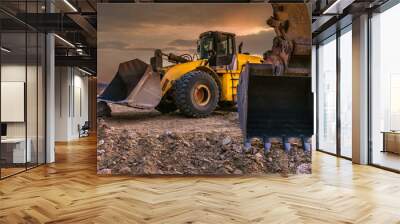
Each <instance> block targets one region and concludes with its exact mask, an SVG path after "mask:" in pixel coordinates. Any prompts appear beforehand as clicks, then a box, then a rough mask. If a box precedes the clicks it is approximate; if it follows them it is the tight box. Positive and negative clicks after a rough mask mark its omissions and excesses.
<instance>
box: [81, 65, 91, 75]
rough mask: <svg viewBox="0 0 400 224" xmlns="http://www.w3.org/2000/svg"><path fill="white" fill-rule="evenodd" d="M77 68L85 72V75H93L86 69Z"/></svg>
mask: <svg viewBox="0 0 400 224" xmlns="http://www.w3.org/2000/svg"><path fill="white" fill-rule="evenodd" d="M78 70H79V71H81V72H83V73H85V74H87V75H90V76H92V75H93V74H92V73H90V72H88V71H86V70H83V69H81V68H79V67H78Z"/></svg>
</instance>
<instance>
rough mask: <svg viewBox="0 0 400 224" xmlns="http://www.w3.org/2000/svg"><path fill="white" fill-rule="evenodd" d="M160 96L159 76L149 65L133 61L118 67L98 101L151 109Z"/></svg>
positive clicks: (156, 103)
mask: <svg viewBox="0 0 400 224" xmlns="http://www.w3.org/2000/svg"><path fill="white" fill-rule="evenodd" d="M161 95H162V93H161V81H160V75H159V74H158V73H157V72H154V71H153V70H152V68H151V66H150V65H149V64H146V63H145V62H143V61H141V60H139V59H134V60H131V61H127V62H123V63H121V64H120V65H119V68H118V72H117V74H116V75H115V76H114V78H113V80H112V81H111V83H110V84H109V85H108V86H107V88H106V89H105V90H104V91H103V93H102V94H101V95H100V96H99V97H98V101H104V102H111V103H117V104H123V105H126V106H130V107H134V108H139V109H152V108H155V107H156V106H157V105H158V103H159V102H160V100H161Z"/></svg>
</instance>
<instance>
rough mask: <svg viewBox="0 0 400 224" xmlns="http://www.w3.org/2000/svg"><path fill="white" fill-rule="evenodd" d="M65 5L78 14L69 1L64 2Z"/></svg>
mask: <svg viewBox="0 0 400 224" xmlns="http://www.w3.org/2000/svg"><path fill="white" fill-rule="evenodd" d="M64 2H65V4H67V5H68V6H69V7H70V8H71V9H72V10H73V11H74V12H78V10H77V9H76V8H75V6H73V5H72V4H71V3H70V2H69V1H68V0H64Z"/></svg>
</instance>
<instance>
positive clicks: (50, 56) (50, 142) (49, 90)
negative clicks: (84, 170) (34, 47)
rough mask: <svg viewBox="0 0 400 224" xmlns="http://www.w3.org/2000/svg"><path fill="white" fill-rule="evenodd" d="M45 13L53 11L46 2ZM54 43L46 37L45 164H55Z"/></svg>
mask: <svg viewBox="0 0 400 224" xmlns="http://www.w3.org/2000/svg"><path fill="white" fill-rule="evenodd" d="M46 2H47V4H46V7H47V10H46V11H47V12H53V11H54V5H53V4H52V3H51V1H46ZM54 114H55V42H54V34H52V33H49V34H47V35H46V146H47V147H46V163H53V162H55V146H54V133H55V117H54Z"/></svg>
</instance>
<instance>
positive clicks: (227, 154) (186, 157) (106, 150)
mask: <svg viewBox="0 0 400 224" xmlns="http://www.w3.org/2000/svg"><path fill="white" fill-rule="evenodd" d="M146 114H147V115H148V116H146ZM97 139H98V144H97V146H98V147H97V166H98V167H97V168H98V174H120V175H134V176H140V175H260V174H266V173H280V174H281V175H282V176H288V175H290V174H309V173H311V152H304V151H303V149H302V148H301V144H300V142H299V139H294V138H292V139H290V142H291V143H292V148H291V151H290V152H289V154H287V153H285V152H284V150H283V146H282V144H281V143H280V142H279V141H277V140H276V139H272V148H271V150H270V151H269V152H268V153H264V149H263V144H262V142H261V141H260V140H258V139H253V140H252V142H251V143H252V147H251V149H250V150H249V151H248V152H245V151H244V149H243V138H242V134H241V131H240V129H239V127H238V119H237V113H235V112H217V113H215V114H213V115H212V116H210V117H208V118H202V119H191V118H185V117H182V116H181V115H178V114H169V115H161V114H158V113H157V112H154V111H150V112H149V111H147V112H137V111H133V112H131V113H126V112H125V113H119V114H118V113H117V114H113V117H112V118H107V119H99V120H98V138H97Z"/></svg>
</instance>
